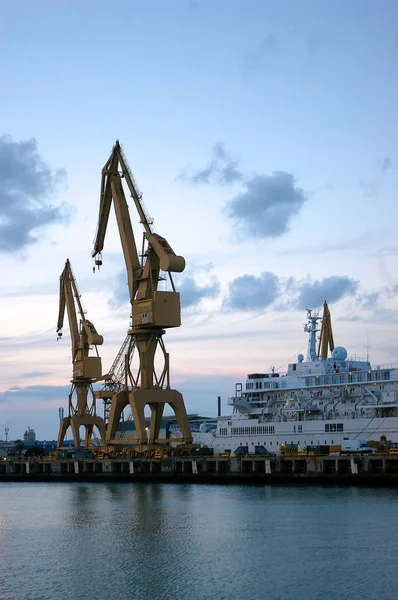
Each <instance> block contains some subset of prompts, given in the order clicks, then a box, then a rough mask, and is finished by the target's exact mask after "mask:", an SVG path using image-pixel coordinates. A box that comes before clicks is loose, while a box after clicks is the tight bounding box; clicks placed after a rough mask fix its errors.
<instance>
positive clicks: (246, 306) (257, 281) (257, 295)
mask: <svg viewBox="0 0 398 600" xmlns="http://www.w3.org/2000/svg"><path fill="white" fill-rule="evenodd" d="M279 289H280V284H279V279H278V277H277V276H276V275H275V274H274V273H270V272H269V271H266V272H264V273H261V275H260V276H259V277H255V276H254V275H248V274H245V275H242V277H237V278H236V279H234V280H233V281H231V283H230V284H229V286H228V296H227V297H226V299H225V301H224V305H225V306H226V307H227V308H230V309H231V310H243V311H253V310H263V309H264V308H266V307H267V306H269V305H270V304H272V303H273V302H274V300H275V299H276V298H277V296H278V293H279Z"/></svg>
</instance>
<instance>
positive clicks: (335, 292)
mask: <svg viewBox="0 0 398 600" xmlns="http://www.w3.org/2000/svg"><path fill="white" fill-rule="evenodd" d="M357 287H358V282H357V281H355V280H354V279H351V278H350V277H347V276H346V275H345V276H339V275H333V276H331V277H326V278H325V279H321V280H316V281H313V282H305V283H303V284H302V285H301V286H300V288H299V295H298V297H297V300H296V306H297V308H300V309H304V310H305V309H306V308H311V307H313V306H321V305H322V304H323V302H324V301H325V300H327V302H328V303H332V302H337V301H338V300H341V299H342V298H344V297H345V296H353V295H355V292H356V290H357Z"/></svg>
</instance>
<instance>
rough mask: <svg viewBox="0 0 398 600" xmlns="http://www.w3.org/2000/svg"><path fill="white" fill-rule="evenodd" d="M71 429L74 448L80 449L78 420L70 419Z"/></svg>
mask: <svg viewBox="0 0 398 600" xmlns="http://www.w3.org/2000/svg"><path fill="white" fill-rule="evenodd" d="M71 427H72V434H73V441H74V442H75V448H80V431H79V430H80V419H79V420H78V421H77V420H76V419H75V418H74V417H71Z"/></svg>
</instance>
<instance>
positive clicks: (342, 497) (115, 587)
mask: <svg viewBox="0 0 398 600" xmlns="http://www.w3.org/2000/svg"><path fill="white" fill-rule="evenodd" d="M397 497H398V491H396V490H358V489H339V488H316V487H313V488H305V487H302V488H300V487H297V488H289V487H282V488H278V487H264V488H261V487H259V488H255V487H254V488H247V487H238V486H231V487H228V486H189V485H157V484H150V485H146V484H137V485H134V484H81V485H80V484H59V485H58V484H50V485H46V484H42V485H36V484H7V485H4V486H2V487H1V489H0V510H1V513H2V515H3V526H2V527H0V600H28V599H29V600H39V599H40V600H47V599H48V600H58V599H59V600H61V599H62V600H65V599H66V600H68V599H69V598H70V599H72V598H73V600H79V599H85V600H87V599H91V598H96V600H105V599H106V600H108V599H109V598H113V597H119V596H121V597H123V598H128V599H130V598H133V599H134V598H137V599H138V598H139V600H152V599H154V600H157V599H159V600H160V599H162V598H165V599H167V600H168V599H169V598H173V600H180V599H181V600H182V599H184V600H186V598H187V597H188V598H193V599H195V600H208V599H213V598H217V600H223V599H225V600H235V599H236V600H237V599H239V600H246V599H250V600H262V599H263V598H267V600H269V599H273V598H275V599H276V598H283V600H307V599H308V598H312V597H313V598H317V600H322V599H323V598H328V600H330V598H333V599H339V598H347V597H355V598H357V597H361V600H366V599H367V598H369V599H370V598H372V600H373V598H375V597H377V598H380V599H382V598H386V597H387V596H385V585H386V582H388V594H389V596H388V597H389V598H391V597H393V596H394V594H395V593H396V592H398V584H397V582H396V577H395V571H394V564H393V561H391V556H395V552H396V550H397V549H398V542H397V539H396V536H395V533H394V531H395V527H397V526H398V514H397V512H396V501H397ZM378 539H382V540H383V544H382V545H380V546H378V551H377V553H375V552H374V551H373V548H374V543H375V540H378ZM342 556H344V557H345V558H344V561H343V560H342ZM358 561H359V564H360V565H361V569H360V570H358ZM336 573H338V578H336ZM375 573H377V576H375ZM383 594H384V595H383Z"/></svg>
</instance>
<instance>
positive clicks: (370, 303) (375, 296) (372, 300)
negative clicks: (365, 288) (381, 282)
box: [357, 292, 380, 310]
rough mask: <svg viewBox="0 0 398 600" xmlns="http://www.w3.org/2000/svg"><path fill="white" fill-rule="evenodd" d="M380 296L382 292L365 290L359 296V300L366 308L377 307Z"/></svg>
mask: <svg viewBox="0 0 398 600" xmlns="http://www.w3.org/2000/svg"><path fill="white" fill-rule="evenodd" d="M379 298H380V292H364V293H363V294H359V295H358V296H357V301H358V303H359V304H360V306H361V308H363V309H364V310H372V309H374V308H376V306H377V303H378V301H379Z"/></svg>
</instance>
